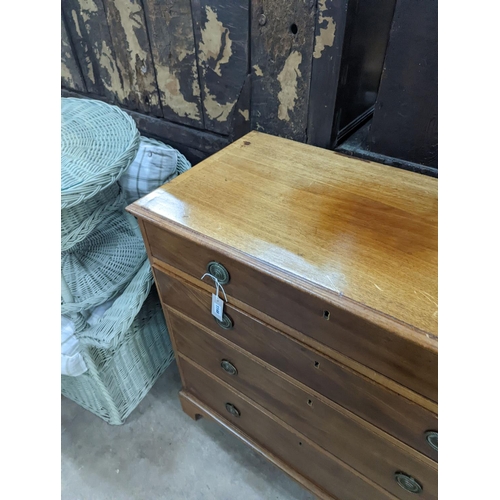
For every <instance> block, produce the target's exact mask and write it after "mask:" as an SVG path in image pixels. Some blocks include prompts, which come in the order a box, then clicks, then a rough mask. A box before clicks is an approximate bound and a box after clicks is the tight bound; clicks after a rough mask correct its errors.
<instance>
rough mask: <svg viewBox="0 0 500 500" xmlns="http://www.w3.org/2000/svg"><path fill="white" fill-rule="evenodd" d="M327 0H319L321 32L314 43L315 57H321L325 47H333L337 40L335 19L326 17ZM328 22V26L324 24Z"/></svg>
mask: <svg viewBox="0 0 500 500" xmlns="http://www.w3.org/2000/svg"><path fill="white" fill-rule="evenodd" d="M326 2H327V0H319V2H318V10H319V13H318V26H319V33H318V34H317V35H316V40H315V43H314V53H313V57H314V58H315V59H319V58H320V57H321V54H322V53H323V50H325V47H332V46H333V42H334V40H335V29H336V27H337V25H336V23H335V21H334V20H333V18H331V17H326V16H325V12H326V10H327V6H326ZM325 23H326V26H324V27H323V25H324V24H325Z"/></svg>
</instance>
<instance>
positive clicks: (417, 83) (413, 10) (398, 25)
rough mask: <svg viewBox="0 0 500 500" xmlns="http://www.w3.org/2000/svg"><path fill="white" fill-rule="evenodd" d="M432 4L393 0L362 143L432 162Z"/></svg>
mask: <svg viewBox="0 0 500 500" xmlns="http://www.w3.org/2000/svg"><path fill="white" fill-rule="evenodd" d="M437 64H438V3H437V1H436V0H398V3H397V6H396V11H395V14H394V22H393V26H392V29H391V36H390V41H389V46H388V49H387V55H386V59H385V64H384V72H383V75H382V80H381V83H380V89H379V95H378V99H377V104H376V106H375V111H374V115H373V122H372V126H371V130H370V133H369V135H368V141H367V147H368V149H370V150H371V151H372V152H374V153H378V154H382V155H387V156H391V157H394V158H400V159H403V160H406V161H409V162H413V163H417V164H421V165H426V166H428V167H433V168H437V166H438V66H437Z"/></svg>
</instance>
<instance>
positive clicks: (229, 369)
mask: <svg viewBox="0 0 500 500" xmlns="http://www.w3.org/2000/svg"><path fill="white" fill-rule="evenodd" d="M220 366H221V368H222V369H223V370H224V371H225V372H226V373H229V375H238V370H237V369H236V366H234V365H233V364H232V363H230V362H229V361H228V360H227V359H223V360H222V361H221V363H220Z"/></svg>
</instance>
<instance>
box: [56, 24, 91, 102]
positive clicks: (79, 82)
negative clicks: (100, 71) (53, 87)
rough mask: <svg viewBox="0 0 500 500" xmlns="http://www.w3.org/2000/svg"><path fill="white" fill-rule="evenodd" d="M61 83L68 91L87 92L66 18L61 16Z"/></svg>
mask: <svg viewBox="0 0 500 500" xmlns="http://www.w3.org/2000/svg"><path fill="white" fill-rule="evenodd" d="M61 81H62V85H64V86H65V87H66V88H68V89H74V90H78V91H80V92H86V91H87V88H86V87H85V82H84V81H83V77H82V73H81V71H80V68H79V66H78V61H77V59H76V57H75V54H74V53H73V48H72V47H71V41H70V39H69V37H68V32H67V30H66V24H65V23H64V18H63V17H62V16H61Z"/></svg>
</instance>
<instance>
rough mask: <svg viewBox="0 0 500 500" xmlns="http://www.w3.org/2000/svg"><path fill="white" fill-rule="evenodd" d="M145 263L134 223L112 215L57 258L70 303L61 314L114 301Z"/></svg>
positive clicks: (122, 214)
mask: <svg viewBox="0 0 500 500" xmlns="http://www.w3.org/2000/svg"><path fill="white" fill-rule="evenodd" d="M146 259H147V255H146V249H145V247H144V242H143V240H142V237H141V234H140V230H139V227H138V224H137V221H136V220H135V219H134V217H132V216H131V215H130V214H127V213H125V212H122V211H117V212H112V213H111V214H110V215H109V217H108V218H107V219H106V220H104V221H103V222H102V223H101V224H100V225H98V226H97V227H96V228H95V229H94V230H93V231H92V233H90V235H89V236H87V237H86V238H85V239H84V240H83V241H81V242H79V243H77V244H76V245H74V246H73V247H72V248H71V250H69V251H66V252H62V254H61V273H62V279H63V280H64V281H65V283H66V285H67V287H68V289H69V293H70V295H71V297H72V298H73V302H67V301H63V302H62V304H61V311H62V314H72V313H79V312H82V311H84V310H86V309H89V308H91V307H95V306H97V305H98V304H102V303H104V302H106V301H107V300H109V299H111V298H113V297H115V296H116V295H117V294H118V293H120V292H121V291H122V290H123V289H124V288H125V287H126V286H127V285H128V284H129V282H130V280H131V279H132V278H133V276H134V275H135V274H136V273H137V271H138V270H139V268H140V267H141V266H142V264H143V263H144V261H145V260H146Z"/></svg>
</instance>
